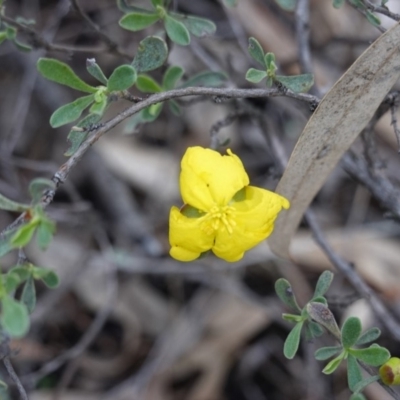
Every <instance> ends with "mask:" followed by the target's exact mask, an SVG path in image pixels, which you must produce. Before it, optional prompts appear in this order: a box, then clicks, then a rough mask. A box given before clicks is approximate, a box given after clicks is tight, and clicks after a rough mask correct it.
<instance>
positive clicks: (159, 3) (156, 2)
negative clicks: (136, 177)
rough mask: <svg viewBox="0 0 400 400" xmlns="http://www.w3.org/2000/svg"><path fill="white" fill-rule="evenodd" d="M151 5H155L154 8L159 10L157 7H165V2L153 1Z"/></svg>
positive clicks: (161, 0)
mask: <svg viewBox="0 0 400 400" xmlns="http://www.w3.org/2000/svg"><path fill="white" fill-rule="evenodd" d="M151 4H153V7H154V8H157V6H159V7H162V6H163V5H164V0H151Z"/></svg>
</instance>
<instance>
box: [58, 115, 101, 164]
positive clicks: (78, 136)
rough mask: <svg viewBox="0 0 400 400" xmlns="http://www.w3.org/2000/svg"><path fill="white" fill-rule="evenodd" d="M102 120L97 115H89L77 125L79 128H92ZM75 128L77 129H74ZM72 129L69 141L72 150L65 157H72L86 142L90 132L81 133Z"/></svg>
mask: <svg viewBox="0 0 400 400" xmlns="http://www.w3.org/2000/svg"><path fill="white" fill-rule="evenodd" d="M100 119H101V116H100V115H97V114H89V115H87V116H86V117H85V118H83V119H82V120H81V121H79V123H78V124H77V125H76V127H77V128H90V127H91V126H92V125H93V124H96V123H97V122H99V121H100ZM74 128H75V127H74ZM74 128H72V129H71V130H70V131H69V134H68V137H67V139H68V141H69V142H70V144H71V145H70V148H69V149H68V150H67V151H66V152H65V153H64V155H65V156H67V157H69V156H72V154H74V153H75V152H76V150H78V148H79V146H80V145H81V144H82V143H83V142H84V141H85V139H86V137H87V135H88V131H87V130H84V131H79V130H76V129H74Z"/></svg>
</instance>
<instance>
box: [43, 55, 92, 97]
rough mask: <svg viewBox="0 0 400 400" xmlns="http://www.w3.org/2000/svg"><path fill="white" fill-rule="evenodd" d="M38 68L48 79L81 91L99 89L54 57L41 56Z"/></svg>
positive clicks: (89, 91) (88, 91) (90, 91)
mask: <svg viewBox="0 0 400 400" xmlns="http://www.w3.org/2000/svg"><path fill="white" fill-rule="evenodd" d="M37 69H38V71H39V72H40V73H41V75H42V76H44V77H45V78H46V79H49V80H50V81H54V82H57V83H59V84H61V85H65V86H69V87H71V88H73V89H76V90H80V91H81V92H87V93H94V92H96V91H97V89H96V88H95V87H93V86H90V85H88V84H87V83H85V82H84V81H83V80H82V79H81V78H79V77H78V76H77V75H76V74H75V72H74V71H72V69H71V67H70V66H69V65H67V64H65V63H63V62H61V61H58V60H55V59H53V58H39V60H38V62H37Z"/></svg>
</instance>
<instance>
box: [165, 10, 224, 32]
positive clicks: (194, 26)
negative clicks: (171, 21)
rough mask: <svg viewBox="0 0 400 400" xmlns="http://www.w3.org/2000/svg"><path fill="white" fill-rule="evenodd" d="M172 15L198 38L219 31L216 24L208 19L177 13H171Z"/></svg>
mask: <svg viewBox="0 0 400 400" xmlns="http://www.w3.org/2000/svg"><path fill="white" fill-rule="evenodd" d="M170 15H171V16H173V18H175V19H176V20H178V21H180V22H182V24H183V25H185V26H186V28H187V29H188V31H189V32H190V33H191V34H192V35H194V36H197V37H204V36H208V35H212V34H213V33H215V31H216V29H217V27H216V26H215V24H214V22H212V21H210V20H209V19H206V18H200V17H195V16H193V15H183V14H176V13H170Z"/></svg>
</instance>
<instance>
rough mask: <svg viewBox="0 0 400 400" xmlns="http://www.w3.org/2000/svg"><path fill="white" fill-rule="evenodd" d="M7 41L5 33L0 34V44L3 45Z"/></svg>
mask: <svg viewBox="0 0 400 400" xmlns="http://www.w3.org/2000/svg"><path fill="white" fill-rule="evenodd" d="M6 39H7V32H6V31H3V32H0V44H1V43H3V42H4V41H5V40H6Z"/></svg>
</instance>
